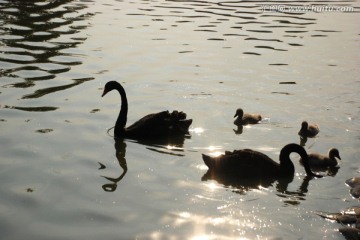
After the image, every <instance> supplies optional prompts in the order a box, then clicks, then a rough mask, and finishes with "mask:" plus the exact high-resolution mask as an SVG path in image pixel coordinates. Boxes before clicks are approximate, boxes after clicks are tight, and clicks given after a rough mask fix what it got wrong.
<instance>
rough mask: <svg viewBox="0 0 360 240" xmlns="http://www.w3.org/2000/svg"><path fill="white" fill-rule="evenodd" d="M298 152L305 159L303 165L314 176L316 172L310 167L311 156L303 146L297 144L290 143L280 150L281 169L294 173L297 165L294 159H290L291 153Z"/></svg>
mask: <svg viewBox="0 0 360 240" xmlns="http://www.w3.org/2000/svg"><path fill="white" fill-rule="evenodd" d="M293 152H295V153H298V154H299V155H300V156H301V158H302V159H303V165H304V168H305V171H306V174H307V175H308V176H313V175H314V173H313V172H312V171H311V169H310V164H309V157H308V155H307V153H306V151H305V149H304V148H303V147H301V146H300V145H297V144H294V143H293V144H288V145H286V146H285V147H284V148H283V149H282V150H281V152H280V169H281V172H282V173H285V172H286V173H287V174H290V171H291V173H292V174H294V173H295V167H294V164H293V163H292V161H291V160H290V154H291V153H293Z"/></svg>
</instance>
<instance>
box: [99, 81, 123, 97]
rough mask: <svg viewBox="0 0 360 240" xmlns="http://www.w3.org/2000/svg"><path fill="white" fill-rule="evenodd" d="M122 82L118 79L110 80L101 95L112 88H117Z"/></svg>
mask: <svg viewBox="0 0 360 240" xmlns="http://www.w3.org/2000/svg"><path fill="white" fill-rule="evenodd" d="M119 85H120V84H119V83H118V82H116V81H109V82H107V83H106V84H105V87H104V91H103V93H102V95H101V97H103V96H105V95H106V94H107V93H108V92H110V91H111V90H114V89H116V88H117V87H118V86H119Z"/></svg>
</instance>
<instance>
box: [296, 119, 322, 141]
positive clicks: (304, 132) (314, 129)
mask: <svg viewBox="0 0 360 240" xmlns="http://www.w3.org/2000/svg"><path fill="white" fill-rule="evenodd" d="M319 132H320V129H319V126H318V125H316V124H308V122H307V121H303V122H302V123H301V129H300V131H299V133H298V134H299V135H300V136H302V137H315V136H316V135H317V134H318V133H319Z"/></svg>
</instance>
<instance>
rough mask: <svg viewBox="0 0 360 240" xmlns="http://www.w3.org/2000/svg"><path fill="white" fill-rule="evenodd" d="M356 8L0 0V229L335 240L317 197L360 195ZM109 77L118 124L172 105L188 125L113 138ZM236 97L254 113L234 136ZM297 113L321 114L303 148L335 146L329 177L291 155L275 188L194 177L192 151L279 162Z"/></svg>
mask: <svg viewBox="0 0 360 240" xmlns="http://www.w3.org/2000/svg"><path fill="white" fill-rule="evenodd" d="M274 6H275V7H276V9H277V10H278V11H273V8H274ZM279 6H281V7H286V8H288V9H290V10H291V8H290V7H309V6H310V7H311V6H313V7H312V9H310V10H307V11H305V10H303V11H297V12H289V11H290V10H289V11H280V10H283V8H279ZM314 6H315V7H316V6H317V7H319V6H327V7H328V8H329V7H335V8H339V9H338V10H339V11H335V10H334V9H332V10H331V11H326V9H318V8H314ZM285 10H286V9H285ZM300 10H301V9H300ZM359 19H360V15H359V2H358V1H321V2H316V1H301V2H296V1H266V2H262V1H172V0H170V1H160V0H154V1H131V0H123V1H114V0H106V1H65V0H62V1H61V0H59V1H51V2H50V1H48V2H43V1H26V2H24V1H6V0H1V1H0V33H1V34H0V66H1V69H0V120H1V121H0V128H1V137H0V142H1V145H0V149H1V155H0V157H1V158H0V159H1V160H0V182H1V184H0V196H1V197H0V213H1V214H0V216H1V217H0V238H1V239H86V240H89V239H344V237H343V236H342V235H341V234H340V233H339V232H338V230H337V229H338V228H339V227H341V225H340V224H337V223H334V222H330V221H326V220H324V219H322V218H320V217H318V216H317V215H315V214H314V211H317V210H320V211H327V212H338V211H340V210H343V209H345V208H346V207H349V206H354V205H357V204H358V200H357V199H353V198H352V197H351V195H350V194H349V188H348V187H347V186H346V185H345V180H346V179H348V178H351V177H354V176H359V169H360V168H359V164H358V160H359V143H360V135H359V130H360V121H359V118H360V111H359V106H360V101H359V97H358V96H359V93H360V88H359V83H360V82H359V75H360V70H359V69H360V68H359V65H360V64H359V63H360V56H359V46H360V45H359V40H360V28H359ZM109 80H117V81H119V82H121V83H122V84H123V86H124V88H125V89H126V92H127V95H128V101H129V115H128V123H129V124H131V123H133V122H134V121H136V120H137V119H139V118H141V117H142V116H144V115H146V114H148V113H152V112H158V111H163V110H173V109H178V110H182V111H184V112H186V113H187V115H188V117H189V118H192V119H193V120H194V121H193V124H192V126H191V131H190V135H191V136H189V137H188V138H185V139H183V141H180V142H178V143H176V144H174V143H168V144H160V145H159V144H154V143H151V142H148V143H140V142H136V141H130V140H124V141H120V140H118V141H115V140H114V138H113V137H112V134H113V133H112V130H111V127H112V126H113V125H114V122H115V119H116V117H117V114H118V111H119V106H120V98H119V95H118V94H117V93H115V92H111V93H109V94H108V95H106V97H104V98H101V93H102V89H103V86H104V85H105V83H106V82H107V81H109ZM289 82H290V83H292V84H289ZM294 83H295V84H294ZM238 107H242V108H243V109H244V110H245V111H246V112H256V113H261V114H262V115H263V116H264V117H265V119H264V121H263V122H262V123H261V124H258V125H253V126H246V127H244V129H243V131H242V133H241V134H240V133H239V132H237V131H236V130H237V129H236V127H235V126H234V125H233V124H232V122H233V115H234V114H235V110H236V108H238ZM303 120H307V121H309V122H311V123H317V124H318V125H319V126H320V134H319V135H318V136H317V137H316V138H311V139H308V141H307V142H306V143H305V148H306V150H307V151H308V152H320V153H326V152H327V151H328V149H329V148H330V147H333V146H334V147H337V148H338V149H339V151H340V155H341V157H342V160H341V162H340V169H339V170H338V172H337V173H335V174H333V176H327V177H325V178H321V179H311V180H310V181H309V180H308V179H306V178H305V171H304V169H303V168H302V167H301V165H300V164H299V162H298V161H297V159H298V156H296V155H294V156H292V158H293V161H294V164H295V168H296V174H295V177H294V180H293V181H292V182H290V183H289V184H288V185H285V186H284V185H282V184H281V183H280V182H274V183H273V184H272V185H270V186H248V185H246V184H244V185H243V186H237V187H233V186H227V185H224V184H223V183H221V182H217V181H215V180H208V181H203V180H204V179H203V180H202V177H203V175H204V174H205V173H206V171H207V167H206V166H205V165H204V163H203V161H202V158H201V154H202V153H206V154H215V153H223V152H224V151H225V150H233V149H241V148H252V149H254V150H258V151H261V152H263V153H265V154H267V155H269V156H270V157H271V158H273V159H275V160H278V153H279V151H280V149H281V148H282V147H283V146H284V145H285V144H287V143H290V142H296V143H299V142H300V138H299V136H298V135H297V132H298V130H299V129H300V123H301V121H303ZM109 129H110V130H109ZM108 130H109V131H108ZM108 132H109V133H108ZM126 166H127V167H126Z"/></svg>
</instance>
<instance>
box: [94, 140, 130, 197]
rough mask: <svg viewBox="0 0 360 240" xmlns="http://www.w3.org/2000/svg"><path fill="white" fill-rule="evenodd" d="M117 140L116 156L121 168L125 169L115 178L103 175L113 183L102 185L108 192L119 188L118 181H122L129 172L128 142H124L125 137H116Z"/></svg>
mask: <svg viewBox="0 0 360 240" xmlns="http://www.w3.org/2000/svg"><path fill="white" fill-rule="evenodd" d="M114 140H115V156H116V158H117V160H118V162H119V165H120V167H121V169H122V170H123V172H122V173H121V174H120V176H119V177H117V178H113V177H106V176H102V177H104V178H106V179H107V180H109V181H110V182H111V183H107V184H104V185H103V186H102V188H103V189H104V191H106V192H114V191H115V190H116V188H117V184H118V182H120V181H121V179H123V178H124V176H125V174H126V173H127V170H128V168H127V163H126V158H125V155H126V143H125V142H124V139H121V138H114ZM100 165H101V166H104V165H103V164H101V163H100ZM101 169H103V167H101Z"/></svg>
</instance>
